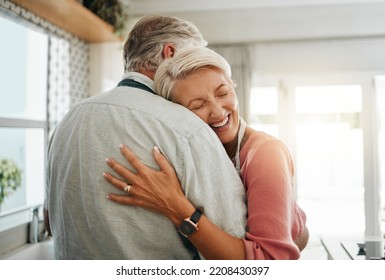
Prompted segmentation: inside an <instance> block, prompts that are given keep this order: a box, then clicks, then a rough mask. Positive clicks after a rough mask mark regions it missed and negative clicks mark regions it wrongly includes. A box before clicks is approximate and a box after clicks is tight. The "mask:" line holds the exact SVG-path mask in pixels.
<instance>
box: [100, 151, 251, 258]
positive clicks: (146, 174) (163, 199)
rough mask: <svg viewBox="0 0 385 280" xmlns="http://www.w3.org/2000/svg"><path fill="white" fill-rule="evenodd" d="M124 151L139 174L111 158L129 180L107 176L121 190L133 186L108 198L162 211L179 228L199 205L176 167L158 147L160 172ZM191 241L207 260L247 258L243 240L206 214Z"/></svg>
mask: <svg viewBox="0 0 385 280" xmlns="http://www.w3.org/2000/svg"><path fill="white" fill-rule="evenodd" d="M121 151H122V153H123V155H124V156H125V158H126V159H127V160H128V162H129V163H130V164H131V165H132V167H134V169H135V170H136V171H137V173H133V172H131V171H130V170H128V169H127V168H125V167H124V166H122V165H121V164H119V163H118V162H117V161H115V160H114V159H107V164H108V165H109V166H110V167H111V168H112V169H113V170H115V171H116V172H117V173H118V174H119V175H120V176H121V177H122V178H123V179H124V180H125V181H122V180H120V179H117V178H115V177H114V176H112V175H111V174H110V173H107V172H106V173H104V174H103V176H104V178H105V179H106V180H107V181H108V182H109V183H111V184H112V185H114V186H115V187H117V188H118V189H121V190H124V187H125V186H126V185H127V183H126V182H129V184H131V185H132V187H131V189H130V192H129V195H117V194H108V197H107V198H108V199H110V200H112V201H115V202H118V203H122V204H127V205H132V206H139V207H142V208H146V209H148V210H150V211H153V212H156V213H160V214H162V215H164V216H165V217H167V218H168V219H169V220H170V221H171V222H172V223H173V224H174V225H175V226H176V227H178V226H179V225H180V224H181V223H182V221H183V220H184V219H185V218H188V217H190V216H191V215H192V213H193V212H194V210H195V206H194V205H192V204H191V202H190V201H189V200H188V199H187V198H186V197H185V195H184V194H183V192H182V189H181V187H180V183H179V181H178V178H177V176H176V174H175V171H174V169H173V167H172V166H171V165H170V164H169V163H168V161H167V159H166V158H165V157H164V156H163V155H162V154H161V153H160V152H159V150H158V149H157V148H154V153H153V154H154V158H155V160H156V162H157V163H158V165H159V167H160V171H156V170H153V169H151V168H149V167H147V166H146V165H144V164H143V163H142V162H141V161H140V160H139V159H138V158H137V157H136V156H135V154H134V153H132V152H131V151H130V150H129V149H128V148H127V147H125V146H122V147H121ZM197 206H199V205H197ZM189 240H190V242H191V243H192V244H193V245H194V246H195V247H196V248H197V249H198V250H199V252H200V253H201V254H202V255H203V256H204V257H205V258H206V259H244V258H245V249H244V246H243V242H242V239H239V238H236V237H233V236H231V235H229V234H227V233H226V232H224V231H222V230H221V229H220V228H218V227H217V226H216V225H214V224H213V223H211V222H210V221H209V219H207V217H206V216H204V215H203V216H202V218H201V219H200V220H199V222H198V231H196V232H195V233H193V234H191V235H190V237H189Z"/></svg>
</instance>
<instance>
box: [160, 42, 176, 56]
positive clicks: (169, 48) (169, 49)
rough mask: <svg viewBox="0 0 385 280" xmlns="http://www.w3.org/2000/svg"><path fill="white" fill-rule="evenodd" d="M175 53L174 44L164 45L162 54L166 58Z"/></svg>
mask: <svg viewBox="0 0 385 280" xmlns="http://www.w3.org/2000/svg"><path fill="white" fill-rule="evenodd" d="M174 54H175V47H174V45H172V44H165V45H164V46H163V52H162V55H163V58H164V59H167V58H170V57H173V56H174Z"/></svg>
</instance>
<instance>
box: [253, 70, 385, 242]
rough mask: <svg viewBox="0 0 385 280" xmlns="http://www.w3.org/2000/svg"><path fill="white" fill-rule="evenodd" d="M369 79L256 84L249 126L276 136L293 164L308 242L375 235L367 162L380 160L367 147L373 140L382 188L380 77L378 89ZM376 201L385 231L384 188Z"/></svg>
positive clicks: (383, 80) (384, 132)
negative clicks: (305, 216)
mask: <svg viewBox="0 0 385 280" xmlns="http://www.w3.org/2000/svg"><path fill="white" fill-rule="evenodd" d="M373 77H374V75H372V76H371V75H361V76H358V75H357V77H356V76H354V77H352V75H349V76H348V77H346V76H344V75H341V76H336V75H331V76H328V75H322V74H319V75H314V76H313V75H306V76H305V75H304V76H302V77H300V76H294V75H290V76H289V75H288V76H287V77H283V78H282V79H281V80H280V82H279V83H276V84H279V85H280V86H275V87H269V86H267V87H264V86H263V84H261V83H258V87H255V88H253V89H252V90H251V93H250V125H251V126H252V127H253V128H255V129H257V130H262V131H265V132H267V133H270V134H272V135H274V136H277V137H279V138H281V139H282V140H283V141H284V143H285V144H286V145H287V146H288V148H289V150H290V152H291V154H292V156H293V159H294V163H295V170H296V171H295V189H296V192H297V193H296V194H297V198H298V201H299V204H300V205H301V207H302V208H303V209H304V210H305V212H306V213H307V214H308V225H309V229H310V230H311V233H312V236H313V237H316V236H346V237H352V236H364V235H365V234H366V235H367V236H369V235H371V233H372V232H374V234H376V232H377V231H376V225H375V224H376V223H377V221H376V218H375V217H374V216H375V211H376V209H375V208H376V205H375V204H376V202H375V201H374V200H376V199H375V197H376V187H373V186H374V185H375V183H376V182H375V179H373V178H374V177H375V172H377V171H370V168H368V167H367V166H368V165H367V163H368V162H369V163H370V162H373V160H375V157H376V155H377V153H376V151H375V149H374V148H373V149H372V148H371V147H370V144H371V141H372V140H373V136H375V137H377V134H378V145H379V150H378V154H379V168H378V172H379V173H380V174H379V175H380V182H381V183H382V186H383V185H384V182H385V168H384V165H385V153H384V152H385V146H384V143H385V141H384V139H385V129H384V124H385V110H384V108H383V104H385V103H384V102H385V76H377V77H376V78H375V81H376V82H375V85H376V88H375V89H374V88H373V87H372V85H373V83H372V80H373ZM259 79H261V80H263V77H259ZM266 84H267V85H269V82H268V81H267V82H266ZM374 92H376V98H377V100H376V105H377V108H376V109H377V111H378V116H377V117H378V128H375V127H374V126H373V124H372V123H373V122H372V121H373V119H372V117H371V115H372V114H371V112H370V110H371V108H374V107H375V106H374V105H373V103H374V101H373V99H372V98H371V97H368V96H371V95H372V94H373V93H374ZM368 116H369V117H368ZM373 130H375V131H377V130H378V131H377V132H376V133H372V131H373ZM368 143H369V145H368ZM368 147H370V148H368ZM368 170H369V171H370V172H368ZM381 197H382V199H381V200H382V206H381V207H382V214H383V218H382V219H383V221H382V232H384V231H385V221H384V219H385V209H384V207H385V190H384V187H383V188H382V192H381ZM373 217H374V218H373Z"/></svg>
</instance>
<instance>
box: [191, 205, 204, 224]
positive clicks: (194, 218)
mask: <svg viewBox="0 0 385 280" xmlns="http://www.w3.org/2000/svg"><path fill="white" fill-rule="evenodd" d="M201 217H202V212H201V210H200V209H199V208H197V209H195V211H194V213H193V214H192V215H191V217H190V221H191V222H193V223H194V224H197V223H198V221H199V219H200V218H201Z"/></svg>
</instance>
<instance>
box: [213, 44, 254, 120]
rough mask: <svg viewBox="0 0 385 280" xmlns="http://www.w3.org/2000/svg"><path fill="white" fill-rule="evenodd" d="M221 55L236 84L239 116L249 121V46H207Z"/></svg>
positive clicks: (250, 62)
mask: <svg viewBox="0 0 385 280" xmlns="http://www.w3.org/2000/svg"><path fill="white" fill-rule="evenodd" d="M209 47H210V48H211V49H212V50H214V51H216V52H217V53H219V54H220V55H222V56H223V57H224V58H225V59H226V60H227V61H228V62H229V64H230V66H231V70H232V78H233V80H234V82H235V83H236V84H237V87H236V89H235V90H236V93H237V96H238V101H239V113H240V116H241V117H242V118H243V119H244V120H245V122H246V123H249V100H250V89H251V77H252V68H253V67H252V59H251V47H250V46H249V45H234V46H232V45H228V46H219V45H212V46H209Z"/></svg>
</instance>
